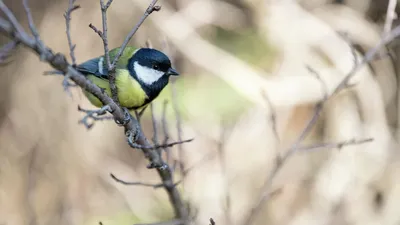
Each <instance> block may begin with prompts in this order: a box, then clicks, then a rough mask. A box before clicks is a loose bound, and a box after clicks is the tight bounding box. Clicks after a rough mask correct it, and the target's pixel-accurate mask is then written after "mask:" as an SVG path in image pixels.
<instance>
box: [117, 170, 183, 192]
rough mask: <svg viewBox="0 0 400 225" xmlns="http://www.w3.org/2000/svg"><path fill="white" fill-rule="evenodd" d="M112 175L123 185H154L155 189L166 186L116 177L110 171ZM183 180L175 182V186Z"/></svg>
mask: <svg viewBox="0 0 400 225" xmlns="http://www.w3.org/2000/svg"><path fill="white" fill-rule="evenodd" d="M110 176H111V178H112V179H113V180H115V181H116V182H118V183H121V184H123V185H132V186H145V187H152V188H154V189H157V188H161V187H164V186H165V185H164V184H149V183H143V182H130V181H124V180H121V179H119V178H118V177H116V176H115V175H114V174H112V173H110ZM180 182H181V181H178V182H176V183H175V184H174V186H176V185H178V184H179V183H180Z"/></svg>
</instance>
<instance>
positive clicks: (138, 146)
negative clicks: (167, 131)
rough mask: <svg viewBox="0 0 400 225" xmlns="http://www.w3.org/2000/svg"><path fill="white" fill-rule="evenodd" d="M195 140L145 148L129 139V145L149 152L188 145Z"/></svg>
mask: <svg viewBox="0 0 400 225" xmlns="http://www.w3.org/2000/svg"><path fill="white" fill-rule="evenodd" d="M193 140H194V138H191V139H186V140H182V141H175V142H171V143H168V144H160V145H153V146H143V145H138V144H136V143H134V142H133V141H132V140H131V139H129V138H128V143H129V145H130V146H131V147H132V148H137V149H142V150H144V149H147V150H157V149H160V148H170V147H173V146H175V145H180V144H184V143H188V142H191V141H193Z"/></svg>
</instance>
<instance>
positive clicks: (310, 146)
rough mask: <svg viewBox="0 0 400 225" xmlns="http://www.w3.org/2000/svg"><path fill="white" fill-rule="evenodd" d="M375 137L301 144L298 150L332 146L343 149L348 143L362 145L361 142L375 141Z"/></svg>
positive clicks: (329, 147)
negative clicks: (307, 144)
mask: <svg viewBox="0 0 400 225" xmlns="http://www.w3.org/2000/svg"><path fill="white" fill-rule="evenodd" d="M373 140H374V139H373V138H365V139H360V140H357V139H351V140H348V141H342V142H338V143H318V144H313V145H309V146H299V147H297V151H302V152H304V151H314V150H320V149H332V148H336V149H341V148H343V147H346V146H348V145H360V144H364V143H367V142H371V141H373Z"/></svg>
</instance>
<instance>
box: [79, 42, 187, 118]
mask: <svg viewBox="0 0 400 225" xmlns="http://www.w3.org/2000/svg"><path fill="white" fill-rule="evenodd" d="M119 50H120V47H118V48H114V49H111V50H110V51H109V57H110V62H112V61H113V60H114V58H115V57H116V55H117V54H118V52H119ZM105 57H106V56H105V54H104V55H101V56H99V57H96V58H92V59H90V60H87V61H85V62H83V63H81V64H79V65H77V66H76V67H75V69H76V70H78V71H79V72H81V73H82V74H83V75H84V76H85V77H86V78H87V79H89V80H90V81H91V82H93V83H94V84H96V85H97V86H98V87H100V88H101V89H103V90H104V91H105V92H106V93H107V94H108V95H109V96H111V88H110V85H109V74H108V66H107V62H106V59H105ZM115 68H116V69H115V85H116V87H117V93H118V94H117V96H118V101H119V104H120V106H121V107H123V108H125V109H127V110H128V111H132V110H139V109H144V108H145V107H146V106H147V105H148V104H149V103H151V102H152V101H153V100H154V99H155V98H157V97H158V95H159V94H160V92H161V91H162V90H163V89H164V88H165V87H166V86H167V85H168V82H169V78H170V76H179V73H178V71H177V70H176V69H174V68H173V67H172V65H171V60H170V59H169V57H168V56H167V55H166V54H164V53H163V52H161V51H159V50H157V49H154V48H135V47H133V46H127V47H126V48H125V49H124V50H123V52H122V55H121V57H120V58H119V60H118V61H117V63H116V66H115ZM83 92H84V95H85V96H86V98H87V99H88V100H89V102H90V103H91V104H92V105H94V106H96V107H99V108H100V107H102V106H103V103H102V102H101V101H100V100H99V99H98V98H97V97H95V96H94V95H93V94H91V93H89V92H88V91H86V90H83Z"/></svg>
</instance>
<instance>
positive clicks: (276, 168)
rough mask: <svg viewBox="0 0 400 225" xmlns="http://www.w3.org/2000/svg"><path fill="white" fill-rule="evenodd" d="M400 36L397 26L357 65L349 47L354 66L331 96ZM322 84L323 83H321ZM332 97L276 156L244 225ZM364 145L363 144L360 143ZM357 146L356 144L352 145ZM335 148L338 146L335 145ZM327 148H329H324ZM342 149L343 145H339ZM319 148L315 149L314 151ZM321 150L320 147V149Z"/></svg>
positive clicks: (316, 108) (265, 196) (318, 108)
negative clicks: (281, 153)
mask: <svg viewBox="0 0 400 225" xmlns="http://www.w3.org/2000/svg"><path fill="white" fill-rule="evenodd" d="M399 35H400V26H397V27H396V28H395V29H393V30H392V31H391V32H389V33H388V34H385V35H384V37H383V38H382V39H381V40H380V41H379V43H378V44H377V45H376V46H375V47H374V48H372V49H370V50H369V51H368V52H367V53H366V54H365V56H364V58H363V59H362V60H361V62H359V63H358V60H357V55H356V53H355V50H354V48H352V46H350V47H351V48H352V49H351V50H352V52H353V51H354V52H353V55H354V56H355V65H354V67H353V68H352V70H351V71H350V72H349V73H348V75H347V76H346V77H345V78H344V79H343V80H342V81H341V82H340V83H339V84H338V85H337V86H336V88H335V89H334V91H333V94H332V95H334V94H336V93H338V92H339V91H341V90H342V89H344V88H346V87H347V86H348V81H349V80H350V79H351V78H352V77H353V76H354V75H355V74H356V72H357V71H358V70H359V69H360V68H361V67H362V66H364V65H365V64H367V63H368V62H370V61H372V60H374V58H375V56H376V55H377V53H378V51H379V50H380V49H381V48H382V47H383V46H385V45H386V44H387V43H389V42H391V41H392V40H393V39H395V38H396V37H398V36H399ZM310 71H311V72H312V73H313V74H314V75H317V78H318V79H319V80H320V81H321V82H322V80H321V79H320V78H319V76H318V73H316V72H315V71H314V70H312V69H311V70H310ZM322 83H323V82H322ZM332 95H330V96H328V95H326V97H325V99H324V100H323V101H321V102H319V103H317V104H316V106H315V109H314V114H313V116H312V118H311V119H310V121H309V122H308V123H307V125H306V127H305V128H304V129H303V131H302V132H301V134H300V136H299V137H298V139H297V140H296V141H295V142H294V144H293V145H292V147H290V148H289V149H288V150H287V151H286V153H285V154H284V155H283V156H278V157H277V159H276V164H275V166H274V168H273V169H272V170H271V172H270V173H269V174H268V176H267V179H266V181H265V183H264V185H263V187H262V190H263V191H262V193H261V195H260V196H259V198H258V200H257V202H256V203H255V204H254V206H253V207H252V208H251V210H250V212H249V214H248V215H247V216H246V217H245V224H252V223H253V221H254V219H255V216H256V215H257V213H258V212H259V211H260V210H261V207H262V205H263V204H264V202H265V201H267V200H268V199H269V198H270V194H269V191H268V190H269V188H270V186H271V184H272V181H273V179H274V178H275V176H276V175H277V173H278V172H279V171H280V169H281V168H282V165H283V164H284V163H285V162H286V161H287V159H288V158H290V157H291V156H292V155H293V154H294V153H296V152H297V151H299V150H300V146H299V145H300V143H301V142H303V140H304V139H305V138H306V137H307V135H308V134H309V133H310V131H311V130H312V128H313V127H314V125H315V124H316V122H317V120H318V118H319V116H320V114H321V112H322V109H323V105H324V103H325V102H326V101H327V100H328V99H329V97H331V96H332ZM348 143H350V144H353V143H352V142H351V141H348ZM361 143H364V142H361ZM354 144H358V142H356V143H354ZM335 146H340V145H338V144H336V145H335ZM326 147H329V146H326ZM341 147H343V145H341ZM317 148H320V146H318V147H315V149H317ZM321 148H322V147H321Z"/></svg>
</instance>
